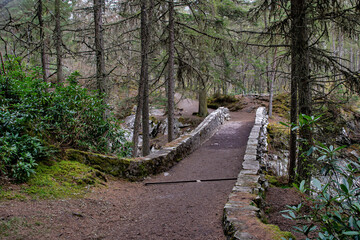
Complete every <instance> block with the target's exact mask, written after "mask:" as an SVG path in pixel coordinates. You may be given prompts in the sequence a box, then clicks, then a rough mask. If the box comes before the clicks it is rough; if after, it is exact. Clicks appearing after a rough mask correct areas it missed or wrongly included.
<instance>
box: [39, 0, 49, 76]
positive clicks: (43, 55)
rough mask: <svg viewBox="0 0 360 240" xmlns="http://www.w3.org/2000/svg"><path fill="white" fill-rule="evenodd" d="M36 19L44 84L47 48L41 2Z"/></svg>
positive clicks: (46, 74) (40, 2)
mask: <svg viewBox="0 0 360 240" xmlns="http://www.w3.org/2000/svg"><path fill="white" fill-rule="evenodd" d="M37 17H38V20H39V27H40V54H41V66H42V73H43V80H44V82H47V81H48V77H49V74H48V58H47V54H46V47H47V46H46V39H45V32H44V21H43V3H42V0H39V1H38V9H37Z"/></svg>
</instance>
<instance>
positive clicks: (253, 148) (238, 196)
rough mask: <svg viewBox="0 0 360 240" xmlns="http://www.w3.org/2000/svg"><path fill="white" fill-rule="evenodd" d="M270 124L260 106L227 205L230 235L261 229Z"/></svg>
mask: <svg viewBox="0 0 360 240" xmlns="http://www.w3.org/2000/svg"><path fill="white" fill-rule="evenodd" d="M267 124H268V117H267V115H266V109H265V107H260V108H258V109H257V111H256V117H255V124H254V126H253V128H252V130H251V132H250V135H249V139H248V142H247V147H246V151H245V156H244V161H243V164H242V169H241V171H240V173H239V175H238V178H237V181H236V183H235V186H234V187H233V189H232V192H231V193H230V195H229V198H228V201H227V203H226V205H225V207H224V215H223V227H224V232H225V235H226V236H227V239H231V240H233V239H234V240H235V239H236V240H247V239H257V238H256V236H255V235H254V232H256V231H259V230H260V231H261V228H262V227H261V225H262V223H261V222H260V221H259V217H261V210H260V208H259V207H260V205H261V204H262V202H263V201H262V197H261V196H263V193H264V191H265V189H266V188H267V181H266V180H265V178H264V177H263V176H262V175H261V166H262V159H263V158H264V155H265V154H266V151H267V150H266V149H267V139H266V138H267V128H266V127H267Z"/></svg>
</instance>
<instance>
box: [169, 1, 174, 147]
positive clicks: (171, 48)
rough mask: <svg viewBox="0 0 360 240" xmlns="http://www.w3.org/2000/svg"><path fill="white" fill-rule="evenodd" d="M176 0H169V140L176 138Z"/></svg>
mask: <svg viewBox="0 0 360 240" xmlns="http://www.w3.org/2000/svg"><path fill="white" fill-rule="evenodd" d="M174 42H175V36H174V1H173V0H170V1H169V63H168V64H169V65H168V66H169V77H168V91H167V93H168V142H171V141H172V140H174V139H175V136H174V135H175V134H174V109H175V106H174V105H175V104H174V94H175V80H174V52H175V47H174Z"/></svg>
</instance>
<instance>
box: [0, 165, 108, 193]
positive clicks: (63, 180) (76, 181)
mask: <svg viewBox="0 0 360 240" xmlns="http://www.w3.org/2000/svg"><path fill="white" fill-rule="evenodd" d="M105 181H106V177H105V176H104V175H103V174H102V173H101V172H99V171H98V170H95V169H93V168H91V167H89V166H86V165H84V164H81V163H78V162H73V161H59V162H53V163H52V164H51V165H50V166H49V165H45V164H43V163H41V164H39V165H38V167H37V169H36V174H35V175H33V176H32V177H31V178H30V179H29V181H28V182H27V183H26V184H21V185H13V186H10V187H9V186H5V187H1V188H0V200H6V199H7V200H12V199H18V200H25V199H59V198H78V197H82V196H84V194H86V193H87V192H88V191H89V189H90V188H91V187H93V186H97V185H99V184H104V182H105Z"/></svg>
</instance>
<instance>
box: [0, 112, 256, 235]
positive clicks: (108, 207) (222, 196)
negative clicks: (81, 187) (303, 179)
mask: <svg viewBox="0 0 360 240" xmlns="http://www.w3.org/2000/svg"><path fill="white" fill-rule="evenodd" d="M231 115H232V119H231V121H229V122H226V124H225V125H223V126H221V127H220V129H219V131H218V132H217V133H216V134H215V135H214V136H213V137H212V138H211V139H210V140H208V141H207V142H206V143H204V144H203V145H202V146H201V147H200V148H199V149H198V150H197V151H195V152H194V153H192V154H191V155H190V156H188V157H187V158H185V159H184V160H182V161H181V162H180V163H179V164H177V165H176V166H174V167H173V168H172V169H171V170H169V171H168V172H167V173H165V174H160V175H158V176H153V177H151V178H148V179H146V180H145V182H160V181H175V180H197V179H215V178H234V177H236V176H237V174H238V173H239V171H240V167H241V162H242V159H243V155H244V152H245V148H246V142H247V139H248V135H249V132H250V130H251V127H252V125H253V121H254V113H248V112H246V111H240V112H235V113H231ZM234 183H235V180H234V181H218V182H195V183H181V184H164V185H148V186H145V185H144V183H142V182H138V183H131V182H127V181H123V180H118V181H111V182H109V183H108V187H106V188H99V189H95V190H94V192H92V193H90V194H88V195H87V196H86V197H85V198H83V199H69V200H46V201H40V200H39V201H24V202H21V201H7V202H0V220H7V219H14V222H13V224H14V225H18V227H15V228H14V230H13V231H12V233H11V234H10V236H7V237H3V236H1V229H0V238H1V239H120V240H129V239H136V240H152V239H154V240H155V239H156V240H161V239H164V240H165V239H166V240H170V239H173V240H175V239H177V240H188V239H195V240H209V239H210V240H216V239H225V236H224V234H223V230H222V225H221V219H222V212H223V207H224V205H225V203H226V200H227V197H228V194H229V193H230V192H231V189H232V187H233V186H234Z"/></svg>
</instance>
